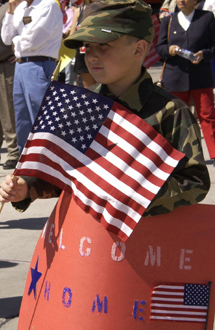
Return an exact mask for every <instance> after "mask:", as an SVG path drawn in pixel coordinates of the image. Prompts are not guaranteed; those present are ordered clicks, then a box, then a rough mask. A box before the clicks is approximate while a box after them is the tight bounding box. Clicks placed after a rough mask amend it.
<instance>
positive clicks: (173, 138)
mask: <svg viewBox="0 0 216 330" xmlns="http://www.w3.org/2000/svg"><path fill="white" fill-rule="evenodd" d="M153 37H154V31H153V25H152V21H151V9H150V7H149V6H148V5H146V4H145V3H143V2H142V1H139V0H135V1H133V0H127V1H117V0H116V1H115V0H113V1H108V0H104V1H95V2H94V3H93V4H91V5H89V6H88V8H87V9H86V14H85V17H84V19H83V22H82V24H81V28H80V29H79V31H77V32H76V33H74V34H73V35H72V36H70V37H69V38H67V39H66V40H65V45H66V46H67V47H69V48H77V47H80V46H82V45H83V44H84V46H85V47H86V56H85V61H86V64H87V66H88V69H89V72H90V73H91V74H92V76H93V77H94V78H95V80H96V81H97V82H98V83H99V85H98V86H94V87H95V88H94V91H96V92H98V93H101V94H103V95H105V96H107V97H109V98H112V99H114V100H115V101H117V102H118V103H121V104H123V105H124V106H125V107H126V108H128V109H130V110H132V111H133V112H134V113H136V114H137V115H138V116H140V117H141V118H143V119H144V120H145V121H146V122H147V123H149V124H150V125H151V126H153V127H154V128H155V129H156V130H157V131H158V132H159V133H160V134H161V135H163V136H164V137H165V138H166V139H167V140H168V141H169V142H170V143H171V145H172V146H173V147H174V148H176V149H177V150H179V151H181V152H182V153H184V154H185V157H184V158H183V159H182V160H181V161H180V163H179V165H178V166H177V168H176V169H175V170H174V172H173V173H172V175H171V176H170V177H169V179H168V180H167V182H166V183H165V184H164V185H163V187H162V188H161V189H160V191H159V193H158V194H157V196H156V197H155V198H154V200H153V201H152V203H151V204H150V206H149V207H148V209H147V210H146V211H145V213H144V215H143V216H144V217H147V216H152V215H157V214H163V213H168V212H171V211H173V210H174V209H175V208H177V207H179V206H183V205H191V204H195V203H198V202H200V201H201V200H202V199H203V198H204V197H205V195H206V194H207V192H208V190H209V186H210V180H209V175H208V171H207V168H206V165H205V161H204V159H203V154H202V149H201V140H200V130H199V126H198V124H197V123H196V121H195V119H194V117H193V116H192V115H191V112H190V110H189V109H188V108H187V107H186V105H185V104H184V103H183V102H181V101H180V100H178V99H176V98H174V97H173V96H172V95H170V94H168V93H167V92H166V91H164V90H162V89H160V88H158V87H157V86H155V85H154V84H153V83H152V80H151V77H150V76H149V74H148V72H147V71H146V70H145V68H144V67H143V66H142V64H143V60H144V58H145V56H146V55H147V53H148V50H149V47H150V43H151V42H152V40H153ZM47 190H48V192H47ZM0 194H1V197H0V201H1V202H9V201H11V202H13V204H14V206H15V207H16V208H18V209H20V210H22V211H23V210H25V209H26V208H27V207H28V206H29V204H30V203H31V202H32V201H33V200H35V198H46V197H47V196H48V197H52V196H54V197H56V196H58V195H59V194H60V190H59V189H58V188H56V187H55V186H52V185H50V184H48V183H45V182H42V181H41V180H38V179H33V178H25V179H23V178H18V177H16V178H13V180H12V178H11V176H8V177H7V179H6V181H5V182H3V183H2V186H1V190H0ZM20 201H21V202H20Z"/></svg>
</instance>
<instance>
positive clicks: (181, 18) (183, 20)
mask: <svg viewBox="0 0 216 330" xmlns="http://www.w3.org/2000/svg"><path fill="white" fill-rule="evenodd" d="M193 15H194V10H193V11H192V13H190V15H188V16H186V15H185V14H183V12H182V11H180V12H179V13H178V22H179V24H180V25H181V27H182V28H183V29H184V30H185V31H187V29H188V28H189V26H190V23H191V21H192V19H193Z"/></svg>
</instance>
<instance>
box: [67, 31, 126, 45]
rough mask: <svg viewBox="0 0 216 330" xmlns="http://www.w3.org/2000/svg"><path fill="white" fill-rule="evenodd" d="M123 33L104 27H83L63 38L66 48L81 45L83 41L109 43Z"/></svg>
mask: <svg viewBox="0 0 216 330" xmlns="http://www.w3.org/2000/svg"><path fill="white" fill-rule="evenodd" d="M123 35H124V34H123V33H119V32H114V31H111V30H108V29H106V28H105V27H97V28H91V27H89V28H88V27H85V28H84V27H83V28H80V29H79V30H78V31H76V32H75V33H74V34H72V35H71V36H70V37H68V38H66V39H65V40H64V45H65V47H67V48H72V49H74V48H79V47H82V46H83V42H93V43H99V44H103V43H105V44H106V43H109V42H112V41H115V40H117V39H119V38H121V37H122V36H123Z"/></svg>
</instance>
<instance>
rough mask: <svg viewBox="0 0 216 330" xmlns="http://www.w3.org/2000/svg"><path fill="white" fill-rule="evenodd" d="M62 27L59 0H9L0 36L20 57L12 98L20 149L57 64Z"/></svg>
mask: <svg viewBox="0 0 216 330" xmlns="http://www.w3.org/2000/svg"><path fill="white" fill-rule="evenodd" d="M62 28H63V15H62V12H61V10H60V4H59V2H58V1H55V0H27V1H20V0H9V7H8V11H7V12H6V14H5V18H4V20H3V24H2V30H1V37H2V40H3V42H4V43H5V44H6V45H13V47H14V53H15V56H16V58H17V63H16V66H15V76H14V87H13V100H14V110H15V122H16V132H17V141H18V147H19V152H20V153H21V151H22V149H23V147H24V145H25V142H26V140H27V137H28V134H29V132H30V130H31V128H32V125H33V123H34V121H35V118H36V116H37V113H38V111H39V108H40V105H41V102H42V100H43V97H44V94H45V91H46V89H47V87H48V85H49V83H50V80H51V77H52V73H53V71H54V69H55V67H56V60H57V59H58V53H59V48H60V45H61V40H62Z"/></svg>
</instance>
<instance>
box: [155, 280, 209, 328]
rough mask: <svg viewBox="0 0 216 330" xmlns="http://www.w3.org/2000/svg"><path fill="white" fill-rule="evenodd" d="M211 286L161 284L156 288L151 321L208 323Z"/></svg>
mask: <svg viewBox="0 0 216 330" xmlns="http://www.w3.org/2000/svg"><path fill="white" fill-rule="evenodd" d="M209 291H210V287H209V285H204V284H161V285H158V286H156V287H154V289H153V292H152V299H151V314H150V319H151V320H166V321H189V322H206V321H207V311H208V302H209Z"/></svg>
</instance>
